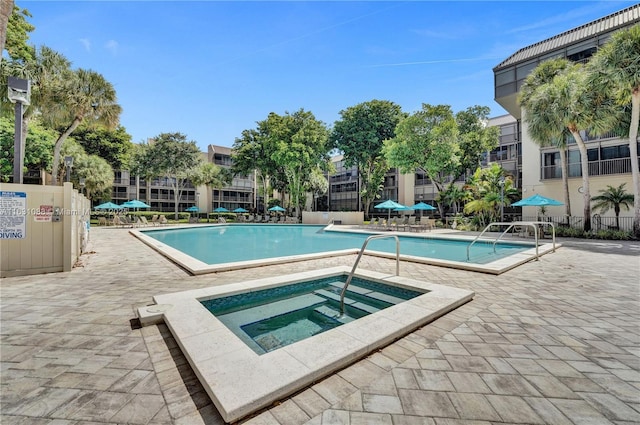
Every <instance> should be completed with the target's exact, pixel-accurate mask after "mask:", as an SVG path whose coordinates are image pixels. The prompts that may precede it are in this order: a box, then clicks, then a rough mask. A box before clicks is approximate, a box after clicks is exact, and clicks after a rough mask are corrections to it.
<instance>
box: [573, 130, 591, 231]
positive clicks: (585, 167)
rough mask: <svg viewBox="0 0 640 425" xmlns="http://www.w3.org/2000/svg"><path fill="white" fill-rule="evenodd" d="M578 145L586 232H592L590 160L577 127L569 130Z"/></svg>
mask: <svg viewBox="0 0 640 425" xmlns="http://www.w3.org/2000/svg"><path fill="white" fill-rule="evenodd" d="M569 130H570V131H571V134H572V135H573V137H574V139H576V144H577V145H578V149H579V150H580V169H581V171H582V189H583V192H582V200H583V202H584V209H583V215H584V231H585V232H589V231H591V192H590V190H589V158H588V157H587V146H586V145H585V144H584V140H582V136H580V133H579V132H578V131H577V129H576V128H575V127H573V128H569Z"/></svg>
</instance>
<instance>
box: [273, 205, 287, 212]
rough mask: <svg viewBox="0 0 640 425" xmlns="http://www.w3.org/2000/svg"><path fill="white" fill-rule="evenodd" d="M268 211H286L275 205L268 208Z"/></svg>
mask: <svg viewBox="0 0 640 425" xmlns="http://www.w3.org/2000/svg"><path fill="white" fill-rule="evenodd" d="M269 211H277V212H285V211H286V210H285V209H284V208H282V207H281V206H280V205H276V206H273V207H271V208H269Z"/></svg>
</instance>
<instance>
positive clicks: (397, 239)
mask: <svg viewBox="0 0 640 425" xmlns="http://www.w3.org/2000/svg"><path fill="white" fill-rule="evenodd" d="M382 238H394V239H395V240H396V276H399V275H400V238H398V236H396V235H372V236H369V237H368V238H367V239H366V240H365V241H364V243H363V244H362V248H360V252H359V253H358V258H356V262H355V263H353V268H352V269H351V273H349V277H347V281H346V282H345V284H344V287H343V288H342V291H341V292H340V316H342V315H343V314H344V295H345V293H346V292H347V287H348V286H349V284H350V283H351V279H353V275H354V274H355V272H356V269H357V268H358V263H359V262H360V259H361V258H362V254H364V250H365V249H366V248H367V244H368V243H369V241H371V240H373V239H382Z"/></svg>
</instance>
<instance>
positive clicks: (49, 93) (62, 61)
mask: <svg viewBox="0 0 640 425" xmlns="http://www.w3.org/2000/svg"><path fill="white" fill-rule="evenodd" d="M70 66H71V62H69V60H68V59H67V58H66V57H65V56H64V55H62V54H60V53H58V52H56V51H54V50H52V49H50V48H48V47H46V46H41V47H40V48H39V49H37V50H36V52H35V58H34V59H33V60H29V61H20V60H6V59H2V61H0V74H2V81H3V84H0V98H1V99H2V103H1V104H2V110H3V111H4V112H8V109H9V108H12V107H13V105H12V104H11V103H9V102H5V99H7V84H6V80H7V77H8V76H10V75H11V76H14V77H18V78H23V79H26V80H30V81H31V99H30V105H29V107H28V108H25V110H24V114H23V115H22V128H23V129H24V132H23V133H22V146H26V139H27V133H28V131H27V129H28V126H29V122H30V120H31V117H32V116H33V115H34V114H42V116H43V118H46V116H47V109H46V105H48V104H50V103H51V99H52V97H53V96H54V93H55V89H56V88H57V87H60V85H61V84H63V81H64V80H65V78H67V76H68V75H69V73H70V72H71V71H70ZM43 121H45V119H43Z"/></svg>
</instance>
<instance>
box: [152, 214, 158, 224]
mask: <svg viewBox="0 0 640 425" xmlns="http://www.w3.org/2000/svg"><path fill="white" fill-rule="evenodd" d="M151 224H153V225H154V226H157V225H159V224H160V223H158V214H154V215H153V217H151Z"/></svg>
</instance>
